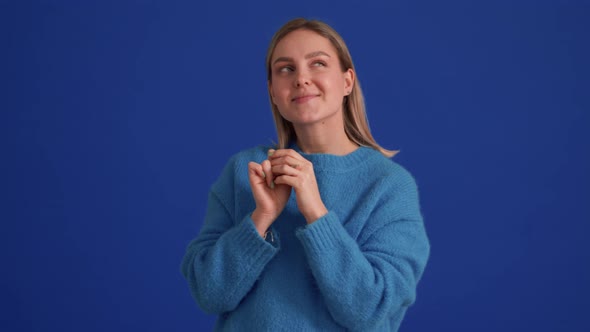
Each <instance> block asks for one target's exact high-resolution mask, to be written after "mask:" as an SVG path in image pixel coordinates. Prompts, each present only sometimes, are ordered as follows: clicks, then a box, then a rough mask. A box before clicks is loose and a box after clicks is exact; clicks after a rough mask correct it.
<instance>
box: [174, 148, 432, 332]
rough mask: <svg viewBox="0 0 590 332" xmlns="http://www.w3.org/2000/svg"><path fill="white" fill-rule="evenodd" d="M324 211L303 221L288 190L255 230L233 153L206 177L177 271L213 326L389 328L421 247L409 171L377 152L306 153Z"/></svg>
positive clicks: (410, 295)
mask: <svg viewBox="0 0 590 332" xmlns="http://www.w3.org/2000/svg"><path fill="white" fill-rule="evenodd" d="M292 148H293V149H295V150H296V151H297V152H298V153H300V154H301V155H302V156H303V157H304V158H306V159H307V160H309V161H311V162H312V163H313V167H314V171H315V175H316V179H317V184H318V187H319V191H320V195H321V197H322V201H323V202H324V205H325V206H326V207H327V208H328V210H329V212H328V214H326V215H325V216H323V217H321V218H320V219H318V220H316V221H315V222H313V223H311V224H309V225H308V224H307V223H306V221H305V218H304V217H303V215H302V214H301V213H300V212H299V210H298V208H297V203H296V200H295V192H294V191H292V192H291V197H290V199H289V201H288V203H287V205H286V207H285V209H284V210H283V212H282V213H281V215H280V216H279V217H278V218H277V219H276V220H275V222H274V223H273V225H272V226H271V228H270V231H271V233H270V235H268V236H267V238H266V240H265V239H263V238H262V237H260V235H259V234H258V233H257V231H256V229H255V227H254V224H253V221H252V219H251V217H250V216H251V213H252V211H253V210H254V208H255V201H254V198H253V196H252V191H251V189H250V184H249V181H248V166H247V165H248V162H250V161H256V162H258V163H260V162H262V161H263V160H264V159H266V152H267V148H264V147H257V148H253V149H249V150H245V151H242V152H240V153H238V154H236V155H234V156H233V157H232V158H231V159H230V161H229V163H228V164H227V165H226V167H225V168H224V170H223V172H222V174H221V176H220V177H219V178H218V180H217V181H216V182H215V183H214V184H213V185H212V187H211V190H210V193H209V200H208V207H207V213H206V217H205V221H204V224H203V227H202V229H201V231H200V233H199V235H198V236H197V237H196V238H195V239H194V240H193V241H192V242H191V243H190V244H189V245H188V248H187V252H186V255H185V257H184V259H183V262H182V273H183V275H184V276H185V278H186V279H187V281H188V284H189V288H190V290H191V293H192V295H193V297H194V298H195V300H196V301H197V303H198V304H199V306H200V307H201V308H202V309H203V310H204V311H205V312H207V313H214V314H218V315H219V318H218V320H217V323H216V325H215V330H216V331H342V330H351V331H397V330H398V328H399V326H400V323H401V321H402V319H403V316H404V314H405V312H406V309H407V308H408V306H410V305H411V304H412V303H413V302H414V300H415V298H416V286H417V283H418V281H419V279H420V277H421V275H422V272H423V270H424V267H425V265H426V261H427V260H428V256H429V251H430V246H429V242H428V238H427V235H426V232H425V229H424V225H423V222H422V216H421V213H420V207H419V203H418V191H417V188H416V184H415V181H414V179H413V178H412V176H411V175H410V173H408V171H406V170H405V169H404V168H402V167H401V166H400V165H398V164H397V163H395V162H393V161H391V160H390V159H387V158H386V157H384V156H383V155H382V154H381V153H380V152H378V151H376V150H374V149H371V148H367V147H360V148H358V149H357V150H355V151H354V152H352V153H350V154H348V155H346V156H335V155H329V154H305V153H303V152H302V151H301V150H300V149H299V148H298V147H297V146H296V145H292Z"/></svg>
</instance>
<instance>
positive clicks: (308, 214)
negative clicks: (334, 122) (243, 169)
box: [248, 149, 328, 236]
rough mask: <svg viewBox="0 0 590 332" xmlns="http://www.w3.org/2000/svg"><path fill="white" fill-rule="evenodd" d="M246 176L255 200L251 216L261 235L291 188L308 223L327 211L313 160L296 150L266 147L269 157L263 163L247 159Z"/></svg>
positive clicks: (285, 200)
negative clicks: (268, 148)
mask: <svg viewBox="0 0 590 332" xmlns="http://www.w3.org/2000/svg"><path fill="white" fill-rule="evenodd" d="M248 178H249V180H250V187H251V188H252V194H253V195H254V200H255V201H256V208H255V210H254V211H253V212H252V220H253V221H254V225H255V227H256V229H257V230H258V233H259V234H260V235H261V236H263V235H264V233H265V232H266V231H267V229H268V228H269V227H270V225H272V223H273V222H274V221H275V220H276V218H277V217H278V216H279V215H280V214H281V212H282V211H283V209H284V208H285V205H286V204H287V201H288V200H289V196H290V195H291V188H293V189H294V191H295V196H296V200H297V207H298V208H299V211H301V214H302V215H303V217H304V218H305V220H306V221H307V223H308V224H310V223H312V222H314V221H316V220H317V219H319V218H320V217H322V216H324V215H325V214H326V213H328V210H327V209H326V206H325V205H324V203H323V202H322V199H321V197H320V192H319V189H318V185H317V181H316V178H315V173H314V171H313V164H312V163H311V162H310V161H309V160H307V159H305V158H303V157H302V156H301V155H300V154H299V153H297V152H296V151H295V150H292V149H279V150H273V149H271V150H268V159H266V160H264V161H263V162H262V163H260V164H258V163H256V162H250V163H248Z"/></svg>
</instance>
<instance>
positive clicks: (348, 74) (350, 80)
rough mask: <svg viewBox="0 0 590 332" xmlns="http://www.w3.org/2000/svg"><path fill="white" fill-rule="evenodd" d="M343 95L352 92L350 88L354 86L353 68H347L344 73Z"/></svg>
mask: <svg viewBox="0 0 590 332" xmlns="http://www.w3.org/2000/svg"><path fill="white" fill-rule="evenodd" d="M343 75H344V95H345V96H348V95H349V94H350V93H351V92H352V88H353V87H354V79H355V76H354V70H352V68H348V69H347V70H346V71H345V72H344V73H343Z"/></svg>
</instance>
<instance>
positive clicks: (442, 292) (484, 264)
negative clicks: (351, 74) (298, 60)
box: [0, 0, 590, 331]
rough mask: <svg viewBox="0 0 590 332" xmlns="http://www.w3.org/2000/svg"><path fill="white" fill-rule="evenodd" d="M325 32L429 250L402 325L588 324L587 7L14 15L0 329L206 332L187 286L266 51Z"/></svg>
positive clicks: (13, 10)
mask: <svg viewBox="0 0 590 332" xmlns="http://www.w3.org/2000/svg"><path fill="white" fill-rule="evenodd" d="M297 16H305V17H308V18H309V17H311V18H320V19H323V20H325V21H326V22H327V23H329V24H331V25H332V26H333V27H334V28H335V29H336V30H338V31H339V32H340V33H341V34H342V36H343V37H344V39H345V40H346V41H347V43H348V46H349V48H350V50H351V53H352V55H353V59H354V62H355V65H356V66H357V74H358V77H359V79H360V81H361V83H362V86H363V88H364V92H365V97H366V99H367V107H368V116H369V120H370V123H371V127H372V130H373V133H374V135H375V137H376V138H377V140H378V141H379V142H380V143H381V144H382V145H384V146H386V147H388V148H392V149H400V150H401V153H400V154H399V155H398V156H396V157H395V160H396V161H398V162H399V163H401V164H402V165H404V166H405V167H406V168H407V169H409V170H410V171H411V172H412V174H413V175H414V176H415V177H416V180H417V182H418V185H419V188H420V190H421V191H420V192H421V204H422V208H423V214H424V218H425V223H426V225H427V230H428V234H429V237H430V240H431V244H432V254H431V259H430V262H429V264H428V266H427V269H426V272H425V274H424V277H423V279H422V281H421V283H420V284H419V288H418V298H417V302H416V304H415V305H414V306H413V307H412V308H411V309H410V310H409V311H408V314H407V318H406V320H405V321H404V323H403V324H402V331H588V330H590V321H589V319H588V316H587V315H588V310H589V309H590V250H589V246H588V245H587V243H586V242H587V241H586V238H587V236H588V233H589V231H590V228H589V226H588V224H589V223H590V176H589V175H588V173H589V171H590V115H589V113H590V99H589V96H588V95H589V91H590V84H589V75H590V68H589V61H588V59H590V48H589V44H590V43H589V39H588V34H589V32H590V19H589V17H590V5H589V3H588V2H587V1H494V2H492V1H490V2H481V1H434V0H419V1H382V2H372V1H350V2H346V1H332V2H320V1H313V0H310V1H297V2H277V1H260V2H258V3H257V4H256V5H253V4H251V3H249V2H232V3H228V2H224V1H147V0H146V1H139V0H137V1H112V2H111V1H107V2H105V1H100V2H98V1H96V2H92V1H87V2H83V3H82V2H79V1H62V2H59V1H18V2H17V1H14V2H12V1H2V2H1V5H0V31H1V32H0V34H1V35H0V36H2V40H1V46H0V47H1V55H0V59H1V64H0V70H1V71H0V77H1V80H0V82H1V86H0V91H1V98H0V109H1V112H0V123H1V127H0V129H1V131H0V140H1V142H2V143H1V144H2V151H1V152H2V159H1V163H0V167H1V178H0V180H1V182H0V184H1V188H2V191H1V192H2V197H1V209H0V218H1V219H0V220H1V235H0V255H1V257H0V258H1V263H0V264H1V272H0V330H2V331H139V330H142V331H189V330H210V329H211V327H212V324H213V322H214V317H212V316H207V315H205V314H204V313H202V312H201V311H200V310H199V309H198V307H197V305H196V304H195V303H194V302H193V300H192V298H191V296H190V293H189V291H188V287H187V285H186V283H185V281H184V279H183V278H182V276H181V274H180V272H179V266H180V262H181V259H182V257H183V255H184V250H185V247H186V245H187V244H188V242H189V241H190V240H191V239H192V238H193V237H194V236H195V235H196V234H197V232H198V230H199V228H200V226H201V222H202V219H203V215H204V212H205V204H206V195H207V192H208V189H209V186H210V185H211V183H212V182H213V181H214V180H215V179H216V177H217V176H218V175H219V173H220V171H221V168H222V167H223V165H224V164H225V163H226V161H227V159H228V158H229V157H230V156H231V155H232V154H234V153H236V152H237V151H239V150H241V149H244V148H247V147H251V146H254V145H258V144H266V143H269V142H271V141H272V140H275V139H276V136H275V131H274V127H273V122H272V117H271V113H270V107H269V105H268V96H267V91H266V77H265V68H264V56H265V52H266V48H267V46H268V43H269V41H270V38H271V36H272V34H273V33H274V32H275V31H276V30H277V29H278V28H279V27H280V26H281V25H282V24H283V23H285V22H286V21H287V20H288V19H291V18H294V17H297Z"/></svg>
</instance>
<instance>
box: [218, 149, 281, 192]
mask: <svg viewBox="0 0 590 332" xmlns="http://www.w3.org/2000/svg"><path fill="white" fill-rule="evenodd" d="M269 148H270V147H268V146H264V145H258V146H255V147H251V148H247V149H244V150H241V151H239V152H237V153H234V154H233V155H231V156H230V157H229V159H228V161H227V162H226V164H225V166H224V167H223V170H222V171H221V174H220V175H219V177H218V178H217V181H215V183H214V184H213V189H214V190H215V191H217V190H222V189H221V188H226V189H227V188H232V187H233V184H234V183H235V182H236V181H239V182H242V180H244V179H246V180H247V177H248V163H249V162H251V161H254V162H257V163H260V162H262V161H263V160H264V159H266V151H268V149H269Z"/></svg>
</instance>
